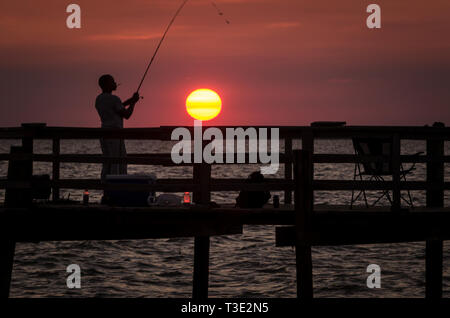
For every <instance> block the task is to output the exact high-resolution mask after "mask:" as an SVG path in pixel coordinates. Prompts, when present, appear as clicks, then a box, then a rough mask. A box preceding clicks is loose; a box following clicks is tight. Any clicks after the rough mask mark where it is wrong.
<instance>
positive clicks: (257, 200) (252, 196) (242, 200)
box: [236, 171, 271, 208]
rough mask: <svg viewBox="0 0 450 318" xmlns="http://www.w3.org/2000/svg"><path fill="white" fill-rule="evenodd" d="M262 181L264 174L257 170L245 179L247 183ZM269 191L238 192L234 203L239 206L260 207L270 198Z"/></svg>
mask: <svg viewBox="0 0 450 318" xmlns="http://www.w3.org/2000/svg"><path fill="white" fill-rule="evenodd" d="M263 181H264V176H263V175H262V174H261V172H259V171H255V172H253V173H252V174H250V176H249V177H248V179H247V182H248V183H260V182H263ZM270 196H271V195H270V192H269V191H246V190H242V191H241V192H239V196H238V197H237V198H236V205H237V206H238V207H240V208H262V207H263V206H264V204H266V203H267V202H268V201H269V199H270Z"/></svg>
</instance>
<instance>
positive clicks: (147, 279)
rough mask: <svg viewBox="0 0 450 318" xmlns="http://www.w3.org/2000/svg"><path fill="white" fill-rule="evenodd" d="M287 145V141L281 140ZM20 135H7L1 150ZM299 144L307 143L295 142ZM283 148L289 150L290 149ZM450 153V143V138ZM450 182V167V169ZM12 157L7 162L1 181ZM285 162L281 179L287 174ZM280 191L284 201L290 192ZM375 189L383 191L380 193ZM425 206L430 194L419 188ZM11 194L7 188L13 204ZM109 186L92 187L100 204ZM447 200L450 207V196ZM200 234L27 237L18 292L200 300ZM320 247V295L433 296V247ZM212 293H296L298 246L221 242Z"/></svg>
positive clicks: (81, 169) (19, 251)
mask: <svg viewBox="0 0 450 318" xmlns="http://www.w3.org/2000/svg"><path fill="white" fill-rule="evenodd" d="M281 144H282V143H281ZM11 145H20V141H14V140H13V141H0V153H7V152H9V147H10V146H11ZM126 145H127V150H128V152H129V153H143V152H145V153H151V152H170V149H171V143H170V142H142V141H127V144H126ZM294 148H300V146H299V144H298V143H295V142H294ZM315 149H316V152H317V153H341V154H345V153H348V154H350V153H352V152H353V148H352V145H351V141H349V140H333V141H331V140H319V141H316V146H315ZM34 151H35V152H36V153H49V152H51V142H49V141H37V142H36V144H35V149H34ZM281 151H283V149H281ZM418 151H425V143H424V142H416V141H402V154H413V153H415V152H418ZM61 152H62V153H100V145H99V143H98V142H97V141H94V140H92V141H77V140H67V141H62V143H61ZM446 154H447V155H448V154H450V145H449V144H448V143H446ZM258 168H259V166H258V165H227V166H214V167H213V170H212V173H213V177H220V178H237V177H241V178H245V177H247V176H248V174H250V173H251V172H253V171H255V170H257V169H258ZM353 168H354V166H353V164H317V165H316V166H315V171H314V174H315V178H318V179H352V177H353ZM445 169H446V170H445V172H446V174H445V178H446V181H449V180H450V173H449V170H448V169H449V166H448V165H446V167H445ZM100 170H101V165H97V164H70V163H68V164H61V178H99V176H100ZM6 172H7V163H6V162H0V177H5V176H6ZM128 172H129V173H150V172H152V173H155V174H156V175H157V176H158V177H160V178H170V177H173V178H180V177H186V178H189V177H191V176H192V168H190V167H173V168H172V167H158V166H140V165H130V166H129V168H128ZM34 173H35V174H39V173H51V164H47V163H36V164H35V165H34ZM283 174H284V170H283V166H282V165H281V166H280V170H279V172H278V174H277V177H280V178H282V176H283ZM424 178H425V166H424V165H423V164H419V165H417V170H416V171H414V173H413V175H411V176H410V177H409V178H408V179H409V180H424ZM61 194H62V196H63V197H65V198H67V197H68V196H69V194H70V198H71V199H74V200H81V196H82V191H81V190H73V189H68V190H63V191H62V193H61ZM273 194H279V195H280V197H281V200H283V193H281V192H279V193H277V192H273V193H272V195H273ZM372 195H374V194H372ZM412 195H413V197H414V201H415V204H416V205H423V204H424V193H422V192H420V191H413V192H412ZM236 196H237V193H236V192H221V193H213V194H212V199H213V200H214V201H216V202H218V203H219V204H220V203H234V199H235V198H236ZM3 197H4V192H3V191H2V192H0V200H3ZM350 197H351V193H350V192H349V191H338V192H325V191H322V192H316V193H315V200H316V204H348V203H349V200H350ZM99 200H100V192H99V191H91V201H99ZM445 203H446V205H447V206H448V205H449V203H450V195H449V193H448V192H446V197H445ZM193 246H194V242H193V239H192V238H176V239H152V240H120V241H75V242H42V243H18V244H17V246H16V255H15V261H14V269H13V278H12V283H11V293H10V296H11V297H155V298H159V297H190V296H191V292H192V270H193ZM312 251H313V270H314V293H315V296H316V297H423V296H424V294H425V271H424V269H425V258H424V256H425V244H424V242H417V243H402V244H378V245H347V246H333V247H315V248H313V249H312ZM449 261H450V245H449V244H448V243H447V242H444V297H449V296H450V269H449V266H448V264H449V263H448V262H449ZM70 264H78V265H79V266H80V268H81V289H69V288H67V286H66V278H67V276H68V274H67V273H66V267H67V266H68V265H70ZM369 264H378V265H379V266H380V267H381V288H379V289H369V288H367V285H366V279H367V277H368V275H369V273H366V268H367V266H368V265H369ZM209 280H210V284H209V295H210V297H248V298H258V297H285V298H291V297H296V273H295V251H294V249H293V248H291V247H282V248H280V247H275V226H245V227H244V233H243V234H242V235H226V236H216V237H212V238H211V248H210V278H209Z"/></svg>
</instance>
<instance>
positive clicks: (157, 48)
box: [136, 0, 230, 98]
mask: <svg viewBox="0 0 450 318" xmlns="http://www.w3.org/2000/svg"><path fill="white" fill-rule="evenodd" d="M188 1H189V0H184V1H183V3H182V4H181V6H180V7H179V8H178V10H177V11H176V12H175V15H174V16H173V18H172V20H170V23H169V25H168V26H167V28H166V31H164V34H163V36H162V38H161V40H160V41H159V43H158V46H157V47H156V50H155V53H153V56H152V58H151V59H150V62H149V63H148V65H147V68H146V69H145V72H144V75H143V76H142V79H141V82H140V83H139V86H138V89H137V90H136V92H139V90H140V89H141V86H142V83H143V82H144V80H145V78H146V76H147V73H148V70H149V69H150V66H151V65H152V63H153V60H154V59H155V56H156V54H157V53H158V51H159V48H160V46H161V44H162V42H163V41H164V38H165V37H166V34H167V32H169V29H170V27H171V26H172V24H173V22H174V21H175V19H176V17H177V16H178V14H179V13H180V12H181V10H182V9H183V7H184V5H185V4H186V2H188ZM211 4H212V5H213V6H214V8H216V10H217V13H218V14H219V15H220V16H223V12H222V11H221V10H220V9H219V7H218V6H217V5H216V4H215V3H214V2H213V1H211ZM224 19H225V22H226V23H227V24H230V21H228V20H227V19H226V18H225V17H224ZM141 98H142V97H141Z"/></svg>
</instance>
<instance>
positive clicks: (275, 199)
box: [273, 195, 280, 209]
mask: <svg viewBox="0 0 450 318" xmlns="http://www.w3.org/2000/svg"><path fill="white" fill-rule="evenodd" d="M273 207H274V208H275V209H278V208H279V207H280V197H279V196H278V195H274V196H273Z"/></svg>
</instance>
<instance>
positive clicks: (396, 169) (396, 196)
mask: <svg viewBox="0 0 450 318" xmlns="http://www.w3.org/2000/svg"><path fill="white" fill-rule="evenodd" d="M400 160H401V159H400V136H399V135H398V134H395V135H394V137H393V139H392V162H391V165H392V184H393V187H392V207H391V209H392V211H400V207H401V202H400V201H401V192H400V165H401V162H400Z"/></svg>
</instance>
